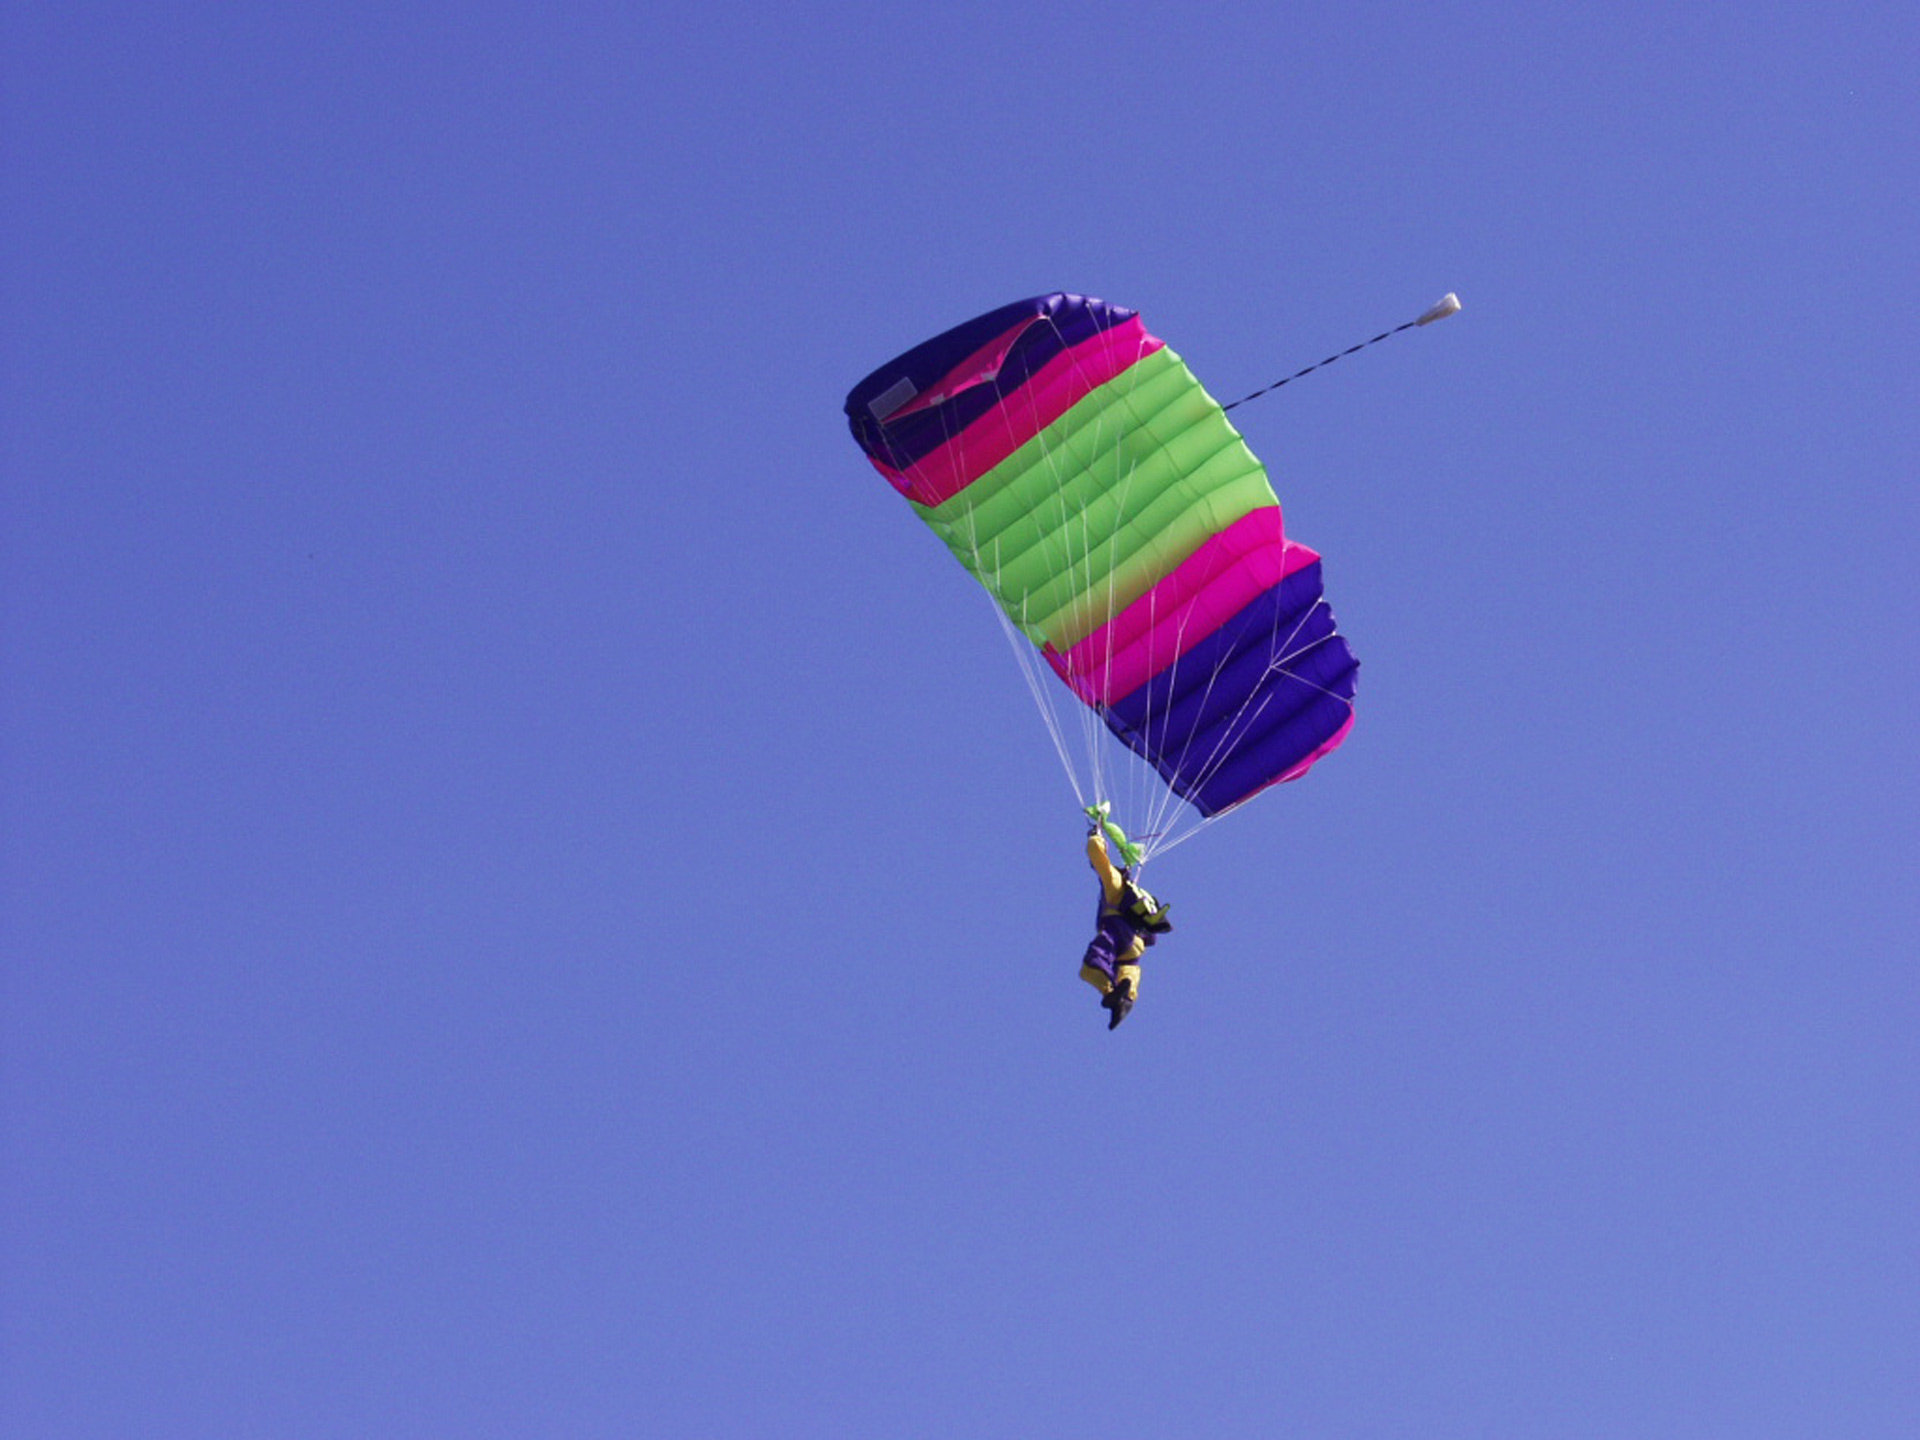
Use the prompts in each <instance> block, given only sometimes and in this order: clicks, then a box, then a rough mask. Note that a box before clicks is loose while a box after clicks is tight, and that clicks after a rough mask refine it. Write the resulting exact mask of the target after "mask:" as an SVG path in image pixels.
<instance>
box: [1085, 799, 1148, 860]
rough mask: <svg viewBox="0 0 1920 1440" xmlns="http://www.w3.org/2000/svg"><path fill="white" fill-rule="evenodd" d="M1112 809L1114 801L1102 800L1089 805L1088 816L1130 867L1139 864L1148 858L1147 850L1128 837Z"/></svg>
mask: <svg viewBox="0 0 1920 1440" xmlns="http://www.w3.org/2000/svg"><path fill="white" fill-rule="evenodd" d="M1112 810H1113V805H1112V802H1110V801H1107V800H1102V801H1101V802H1100V803H1099V804H1098V805H1089V806H1087V818H1088V819H1089V820H1091V821H1093V823H1094V824H1096V825H1098V826H1099V827H1100V829H1101V830H1102V831H1103V832H1104V833H1105V835H1106V837H1107V839H1108V840H1109V841H1111V842H1112V843H1113V846H1114V848H1115V849H1117V850H1118V851H1119V852H1120V858H1121V859H1122V860H1123V861H1125V862H1126V864H1127V865H1128V866H1129V867H1132V866H1135V865H1138V864H1139V863H1140V862H1141V861H1142V860H1144V859H1146V858H1147V852H1146V851H1144V850H1142V849H1141V848H1140V847H1139V846H1138V845H1136V844H1134V843H1133V841H1131V840H1129V839H1128V838H1127V832H1126V831H1124V830H1122V829H1121V828H1120V827H1119V825H1118V824H1116V823H1115V822H1114V820H1113V818H1112V815H1111V813H1110V812H1111V811H1112Z"/></svg>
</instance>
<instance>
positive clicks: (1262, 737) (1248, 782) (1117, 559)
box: [846, 294, 1457, 850]
mask: <svg viewBox="0 0 1920 1440" xmlns="http://www.w3.org/2000/svg"><path fill="white" fill-rule="evenodd" d="M1449 298H1451V297H1449ZM1444 303H1446V302H1443V304H1444ZM1438 308H1439V307H1436V309H1438ZM1456 308H1457V307H1456ZM1432 314H1433V312H1429V317H1423V319H1425V318H1430V317H1431V316H1432ZM1402 328H1406V327H1402ZM1389 333H1392V332H1389ZM1376 338H1384V337H1376ZM1368 343H1371V342H1368ZM1355 348H1359V347H1355ZM846 413H847V420H848V423H849V425H850V426H851V427H852V430H853V435H854V439H855V440H857V441H858V442H859V444H860V447H861V449H862V450H864V451H865V452H866V454H867V456H868V457H869V458H870V459H871V460H872V462H873V464H874V466H875V468H877V469H878V470H879V471H880V473H881V474H882V475H884V476H885V477H886V478H887V480H888V481H889V482H891V484H892V485H893V487H894V488H895V489H896V490H898V491H899V492H900V494H902V495H903V496H905V497H906V499H907V501H908V502H909V503H910V504H911V505H912V506H913V508H914V509H915V511H916V512H918V514H919V515H920V518H921V519H923V520H924V521H926V523H927V525H928V526H929V527H931V528H932V529H933V531H934V532H935V533H936V534H937V535H939V537H940V538H941V539H942V540H943V541H944V542H945V543H946V545H947V547H948V548H949V549H950V550H951V551H952V552H953V554H954V556H955V557H956V558H957V559H958V560H959V561H960V563H961V564H962V565H964V566H965V567H966V568H967V569H968V570H969V571H970V572H971V573H972V574H973V576H974V578H975V579H977V580H978V581H979V582H980V583H981V584H982V585H983V586H985V587H986V589H987V591H988V593H989V594H990V595H992V597H993V598H994V600H995V601H996V602H997V603H998V605H999V607H1000V610H1001V613H1002V614H1003V616H1004V617H1005V619H1006V621H1007V623H1008V625H1009V626H1010V627H1011V630H1012V631H1013V632H1017V635H1016V644H1015V651H1016V654H1019V655H1020V656H1021V657H1022V660H1023V663H1026V664H1027V665H1028V667H1029V679H1030V681H1031V682H1032V684H1033V688H1034V691H1035V696H1036V699H1038V700H1039V701H1040V703H1041V710H1042V714H1043V715H1044V716H1046V717H1047V718H1048V719H1049V722H1050V726H1051V728H1052V729H1053V732H1054V738H1055V742H1056V745H1057V747H1058V748H1059V749H1060V751H1061V758H1062V760H1063V762H1065V763H1066V767H1067V771H1068V775H1069V777H1070V778H1071V779H1073V781H1074V786H1075V790H1076V793H1077V795H1078V796H1079V799H1080V801H1081V803H1082V804H1083V805H1084V804H1086V803H1087V801H1088V800H1089V798H1091V799H1093V800H1099V801H1105V800H1107V799H1109V798H1111V797H1112V796H1113V794H1114V792H1115V790H1116V789H1119V788H1120V787H1121V781H1120V779H1119V778H1118V777H1117V776H1116V775H1115V774H1114V773H1113V770H1112V763H1111V762H1109V761H1108V760H1106V759H1105V758H1103V752H1105V751H1107V749H1108V742H1106V741H1105V740H1104V738H1103V736H1102V734H1101V732H1100V730H1099V727H1098V725H1097V724H1095V723H1093V719H1094V717H1097V719H1098V722H1100V723H1102V724H1104V726H1105V729H1106V730H1107V731H1111V732H1112V734H1113V735H1115V736H1117V737H1118V738H1119V739H1120V741H1121V742H1122V743H1123V744H1124V745H1125V746H1126V747H1127V749H1128V750H1130V751H1132V752H1133V753H1134V754H1135V755H1137V756H1139V757H1141V759H1143V760H1144V761H1145V762H1146V763H1147V764H1148V765H1150V766H1151V767H1152V770H1153V772H1155V774H1157V776H1158V780H1157V782H1155V781H1153V780H1152V777H1147V784H1146V786H1145V788H1139V787H1138V786H1136V788H1139V794H1138V796H1137V797H1136V799H1135V802H1134V803H1135V805H1136V807H1144V808H1137V809H1136V812H1135V813H1132V814H1130V815H1129V816H1128V823H1129V827H1130V828H1132V829H1134V831H1135V836H1136V838H1137V839H1144V840H1145V841H1146V842H1147V843H1146V848H1147V849H1148V850H1152V849H1156V848H1157V849H1164V848H1166V846H1167V845H1168V844H1170V843H1172V842H1173V841H1174V840H1175V839H1177V838H1183V837H1184V835H1185V834H1190V833H1191V832H1192V830H1193V829H1195V828H1197V827H1198V826H1199V825H1200V824H1203V823H1205V821H1207V820H1209V819H1212V818H1214V817H1217V816H1219V815H1221V814H1223V813H1225V812H1226V811H1228V810H1230V809H1232V808H1234V807H1235V806H1237V805H1240V804H1242V803H1244V802H1245V801H1246V800H1248V799H1249V798H1251V797H1252V796H1254V795H1256V794H1258V793H1259V792H1260V791H1262V790H1264V789H1266V788H1267V787H1268V786H1271V785H1275V784H1279V783H1280V782H1282V781H1286V780H1293V779H1297V778H1298V777H1300V776H1301V775H1303V774H1305V773H1306V771H1307V770H1308V768H1309V767H1310V766H1312V765H1313V764H1314V763H1315V762H1316V761H1318V760H1319V759H1320V758H1321V757H1322V756H1324V755H1326V754H1327V753H1328V752H1330V751H1331V750H1333V749H1334V748H1335V747H1336V746H1338V745H1339V744H1340V742H1341V741H1342V740H1344V739H1345V738H1346V735H1347V732H1348V730H1349V729H1350V728H1351V727H1352V725H1353V699H1354V687H1355V682H1356V679H1357V675H1358V669H1359V666H1358V662H1357V661H1356V660H1355V659H1354V655H1353V652H1352V650H1351V649H1349V648H1348V646H1347V642H1346V640H1345V639H1344V638H1342V637H1341V636H1340V635H1339V634H1338V633H1336V631H1335V629H1334V619H1333V612H1332V610H1331V609H1329V608H1328V605H1327V602H1326V598H1325V596H1324V595H1323V593H1322V590H1321V580H1320V557H1319V556H1318V555H1317V554H1315V553H1314V551H1312V550H1310V549H1308V548H1307V547H1306V546H1305V545H1302V544H1300V543H1299V542H1297V541H1294V540H1290V539H1289V538H1287V535H1286V533H1285V530H1284V528H1283V526H1282V523H1281V514H1280V502H1279V500H1278V499H1277V498H1276V497H1275V495H1274V492H1273V487H1272V485H1271V484H1270V483H1269V482H1268V479H1267V472H1266V469H1265V467H1264V466H1262V465H1261V463H1260V462H1259V460H1257V459H1255V458H1254V455H1253V453H1252V452H1251V451H1250V450H1249V449H1248V448H1247V446H1246V444H1245V442H1244V441H1243V440H1242V439H1241V437H1240V434H1239V432H1238V431H1236V430H1235V429H1234V427H1233V425H1232V424H1231V422H1230V421H1229V420H1228V419H1227V416H1226V413H1225V411H1224V410H1223V409H1222V407H1221V406H1220V404H1219V402H1217V401H1216V400H1214V399H1213V397H1212V396H1210V395H1209V394H1208V393H1207V392H1206V390H1205V389H1204V388H1202V386H1201V384H1200V382H1199V381H1198V380H1196V379H1195V378H1194V377H1193V375H1192V373H1191V372H1190V371H1189V370H1188V369H1187V367H1186V365H1185V363H1184V362H1183V361H1182V360H1181V359H1180V357H1179V356H1178V355H1176V354H1175V353H1174V352H1173V351H1172V350H1170V349H1169V348H1167V346H1166V345H1165V344H1164V343H1162V342H1161V341H1160V340H1158V339H1156V338H1155V337H1154V336H1152V335H1150V334H1148V333H1147V331H1146V329H1145V328H1144V327H1143V326H1142V324H1141V322H1140V319H1139V317H1138V315H1136V314H1135V313H1134V312H1133V311H1132V310H1127V309H1123V308H1121V307H1120V306H1117V305H1110V304H1107V303H1106V302H1105V301H1101V300H1095V299H1091V298H1088V297H1086V296H1081V295H1070V294H1053V295H1042V296H1039V297H1037V298H1035V299H1032V300H1022V301H1018V302H1016V303H1015V304H1012V305H1006V306H1002V307H1001V308H1000V309H998V310H995V311H992V312H991V313H989V314H986V315H982V316H980V317H979V318H977V319H974V320H970V321H968V322H967V323H966V324H964V325H960V326H956V327H955V328H954V329H952V330H949V331H947V332H946V333H945V334H943V335H938V336H936V337H934V338H933V339H931V340H928V341H927V342H925V343H924V344H921V345H917V346H915V347H914V348H913V349H911V350H909V351H907V352H906V353H905V354H904V355H901V356H900V357H898V358H897V359H895V360H891V361H889V362H888V363H887V364H885V365H882V366H881V367H880V368H879V369H877V370H875V371H874V372H873V373H872V374H871V375H869V376H868V377H867V378H866V379H865V380H862V381H861V382H860V383H859V384H858V385H856V386H855V387H854V388H853V391H852V393H851V394H849V395H848V396H847V403H846ZM1036 652H1037V655H1038V656H1039V657H1040V659H1041V660H1044V662H1045V664H1046V665H1047V666H1050V667H1051V668H1052V670H1053V671H1054V673H1055V674H1056V675H1058V676H1059V678H1060V680H1062V681H1064V682H1065V684H1066V686H1067V688H1068V690H1069V691H1071V694H1072V696H1074V697H1077V699H1078V701H1079V702H1083V703H1084V707H1085V708H1084V709H1083V708H1081V706H1080V705H1077V704H1073V703H1071V702H1069V704H1068V705H1067V706H1066V707H1065V708H1067V709H1068V710H1071V711H1075V712H1077V713H1078V714H1080V715H1081V716H1082V717H1084V719H1085V720H1086V722H1087V723H1086V724H1085V725H1084V727H1083V728H1084V738H1085V741H1086V745H1085V750H1086V755H1087V775H1088V778H1086V779H1085V780H1083V779H1082V778H1081V776H1080V773H1079V771H1078V769H1077V768H1076V760H1075V757H1073V756H1071V755H1070V754H1069V749H1070V747H1069V746H1068V744H1067V743H1066V738H1065V735H1064V733H1063V732H1064V731H1065V730H1066V729H1067V728H1070V722H1062V720H1061V719H1060V718H1059V713H1058V711H1057V710H1056V709H1055V707H1054V704H1053V701H1054V700H1055V699H1056V698H1061V699H1064V698H1065V697H1064V696H1062V695H1061V693H1060V691H1059V689H1058V687H1057V686H1056V685H1054V683H1053V682H1052V680H1051V679H1049V678H1047V677H1045V675H1044V672H1043V671H1039V670H1038V669H1037V666H1035V664H1034V656H1035V654H1036ZM1089 790H1092V791H1093V792H1094V793H1093V794H1092V795H1091V797H1090V796H1089V794H1088V791H1089ZM1148 790H1151V791H1154V792H1157V793H1152V794H1149V793H1147V791H1148ZM1182 801H1184V802H1185V804H1186V805H1187V806H1189V807H1191V813H1189V814H1186V815H1184V817H1182V816H1176V815H1175V813H1174V812H1176V811H1178V810H1179V809H1180V802H1182Z"/></svg>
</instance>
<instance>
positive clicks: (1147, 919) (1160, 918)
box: [1101, 874, 1173, 945]
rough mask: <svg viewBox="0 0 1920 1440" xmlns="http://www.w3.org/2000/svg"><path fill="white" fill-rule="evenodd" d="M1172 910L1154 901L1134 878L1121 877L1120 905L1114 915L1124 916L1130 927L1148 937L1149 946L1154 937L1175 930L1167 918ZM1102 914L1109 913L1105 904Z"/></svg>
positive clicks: (1170, 907)
mask: <svg viewBox="0 0 1920 1440" xmlns="http://www.w3.org/2000/svg"><path fill="white" fill-rule="evenodd" d="M1172 908H1173V907H1172V906H1171V905H1162V904H1161V903H1160V902H1159V901H1158V900H1156V899H1154V898H1153V896H1152V894H1150V893H1149V892H1148V891H1147V890H1146V889H1145V888H1144V887H1143V886H1141V885H1140V884H1138V883H1137V882H1136V881H1135V880H1134V879H1133V877H1132V876H1130V875H1126V874H1122V875H1121V877H1120V903H1119V904H1118V905H1117V906H1115V907H1114V911H1113V913H1117V914H1119V915H1120V916H1122V917H1123V918H1124V919H1125V920H1126V922H1127V923H1128V924H1129V925H1131V926H1132V927H1133V928H1134V929H1135V930H1137V931H1138V932H1139V933H1140V934H1142V935H1144V936H1146V937H1147V943H1148V944H1149V945H1151V944H1152V943H1153V937H1154V936H1156V935H1165V934H1166V933H1167V932H1168V931H1169V930H1171V929H1173V921H1171V920H1169V919H1168V918H1167V912H1168V911H1169V910H1171V909H1172ZM1101 913H1102V914H1103V915H1104V914H1107V913H1109V912H1108V911H1107V909H1106V906H1105V904H1104V903H1103V904H1102V906H1101Z"/></svg>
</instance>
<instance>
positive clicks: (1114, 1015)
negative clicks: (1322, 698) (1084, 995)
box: [1100, 975, 1133, 1030]
mask: <svg viewBox="0 0 1920 1440" xmlns="http://www.w3.org/2000/svg"><path fill="white" fill-rule="evenodd" d="M1100 1008H1101V1009H1102V1010H1105V1011H1106V1012H1107V1029H1109V1030H1112V1029H1115V1028H1116V1027H1117V1026H1118V1025H1119V1024H1120V1022H1121V1021H1122V1020H1124V1019H1126V1018H1127V1016H1128V1014H1130V1013H1131V1012H1132V1010H1133V977H1132V976H1131V975H1128V976H1124V977H1123V978H1122V979H1121V981H1120V983H1119V984H1118V985H1115V986H1114V987H1113V989H1111V990H1109V991H1108V992H1107V993H1106V996H1105V997H1104V998H1103V999H1102V1000H1101V1001H1100Z"/></svg>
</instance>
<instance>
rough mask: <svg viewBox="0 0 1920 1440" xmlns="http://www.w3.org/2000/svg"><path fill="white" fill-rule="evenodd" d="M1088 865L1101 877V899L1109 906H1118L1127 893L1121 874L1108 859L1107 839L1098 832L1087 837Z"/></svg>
mask: <svg viewBox="0 0 1920 1440" xmlns="http://www.w3.org/2000/svg"><path fill="white" fill-rule="evenodd" d="M1087 863H1088V864H1089V865H1091V866H1093V873H1094V874H1096V875H1098V876H1099V877H1100V895H1101V898H1102V899H1104V900H1105V901H1106V902H1107V904H1109V905H1118V904H1119V903H1120V897H1121V896H1122V895H1124V894H1125V893H1126V891H1125V889H1124V887H1123V886H1122V884H1121V881H1120V872H1119V871H1118V870H1116V869H1114V868H1113V861H1111V860H1110V859H1108V858H1107V837H1106V836H1105V835H1102V834H1101V833H1100V832H1099V831H1098V830H1096V831H1094V832H1093V834H1091V835H1089V836H1088V837H1087Z"/></svg>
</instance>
